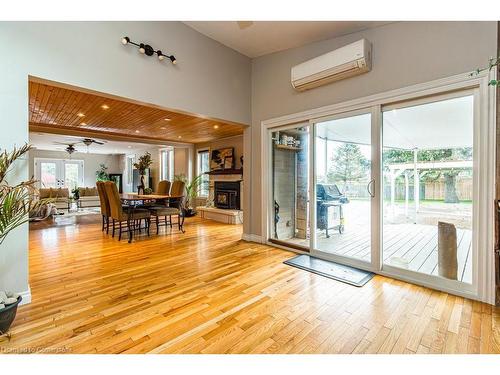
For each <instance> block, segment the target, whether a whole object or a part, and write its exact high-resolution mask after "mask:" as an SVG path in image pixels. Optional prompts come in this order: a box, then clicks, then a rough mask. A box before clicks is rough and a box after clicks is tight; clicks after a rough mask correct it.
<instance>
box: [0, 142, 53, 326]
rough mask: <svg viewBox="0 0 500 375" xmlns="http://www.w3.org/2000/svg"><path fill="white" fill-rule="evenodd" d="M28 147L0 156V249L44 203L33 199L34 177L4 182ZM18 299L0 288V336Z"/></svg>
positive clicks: (13, 316) (11, 315)
mask: <svg viewBox="0 0 500 375" xmlns="http://www.w3.org/2000/svg"><path fill="white" fill-rule="evenodd" d="M30 149H31V146H30V145H28V144H26V145H24V146H22V147H20V148H16V147H14V149H13V150H12V151H10V152H7V151H6V150H3V151H2V152H1V153H0V246H1V245H2V243H3V241H4V240H5V238H6V237H7V235H8V234H9V233H10V232H11V231H13V230H14V229H15V228H17V227H19V226H21V225H22V224H24V223H26V222H27V221H28V220H29V213H30V212H31V211H36V210H38V209H39V208H40V206H41V205H43V204H45V203H47V200H38V199H37V198H36V188H35V182H36V180H35V179H34V178H30V179H29V180H28V181H22V182H19V183H17V184H15V185H11V184H9V183H8V182H7V180H6V176H7V174H8V172H9V171H10V168H11V167H12V166H13V164H14V162H15V161H16V160H18V159H19V158H21V157H22V156H23V155H25V154H26V153H27V152H28V151H29V150H30ZM20 302H21V296H19V295H17V294H16V293H12V292H7V291H4V290H3V289H2V288H1V287H0V334H3V333H5V332H7V331H8V329H9V328H10V325H11V324H12V322H13V321H14V318H15V317H16V312H17V306H18V304H19V303H20Z"/></svg>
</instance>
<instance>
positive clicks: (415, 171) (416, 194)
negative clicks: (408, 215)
mask: <svg viewBox="0 0 500 375" xmlns="http://www.w3.org/2000/svg"><path fill="white" fill-rule="evenodd" d="M417 155H418V149H417V148H415V149H413V180H414V186H413V199H414V201H415V224H416V223H417V214H418V210H419V208H420V178H419V175H418V168H417Z"/></svg>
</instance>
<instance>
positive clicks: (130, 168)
mask: <svg viewBox="0 0 500 375" xmlns="http://www.w3.org/2000/svg"><path fill="white" fill-rule="evenodd" d="M134 163H135V155H127V162H126V168H127V169H126V170H127V184H128V185H131V184H132V183H133V179H134Z"/></svg>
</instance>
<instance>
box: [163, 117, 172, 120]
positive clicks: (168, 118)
mask: <svg viewBox="0 0 500 375" xmlns="http://www.w3.org/2000/svg"><path fill="white" fill-rule="evenodd" d="M164 120H165V121H172V119H170V118H168V117H167V118H166V119H164Z"/></svg>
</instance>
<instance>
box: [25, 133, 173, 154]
mask: <svg viewBox="0 0 500 375" xmlns="http://www.w3.org/2000/svg"><path fill="white" fill-rule="evenodd" d="M29 136H30V144H32V145H33V146H34V147H35V148H36V149H38V150H48V151H65V148H66V147H67V145H68V144H71V143H77V142H81V140H82V139H83V137H76V136H68V135H59V134H47V133H34V132H30V134H29ZM92 139H95V140H96V141H99V142H105V143H104V144H103V145H98V144H95V143H94V144H92V145H90V146H89V147H88V148H87V146H85V145H84V144H83V143H77V144H75V145H74V147H75V148H76V152H75V154H76V153H91V154H108V155H109V154H129V153H130V154H133V153H135V152H136V151H139V150H144V149H151V148H155V147H157V148H162V147H165V146H168V145H152V144H146V143H133V142H117V141H107V140H104V139H100V138H92ZM61 143H63V144H61ZM75 154H73V155H75Z"/></svg>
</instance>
